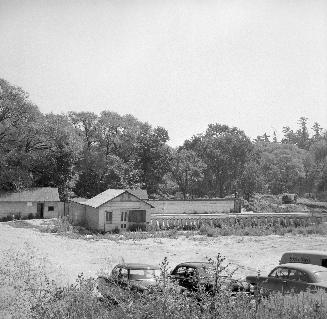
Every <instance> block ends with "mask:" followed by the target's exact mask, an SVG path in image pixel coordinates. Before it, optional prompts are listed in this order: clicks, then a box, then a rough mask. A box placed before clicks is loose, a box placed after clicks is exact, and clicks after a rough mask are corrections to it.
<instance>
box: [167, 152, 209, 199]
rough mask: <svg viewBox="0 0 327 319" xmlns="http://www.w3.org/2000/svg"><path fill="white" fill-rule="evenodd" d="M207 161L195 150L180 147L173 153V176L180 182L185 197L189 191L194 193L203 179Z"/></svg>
mask: <svg viewBox="0 0 327 319" xmlns="http://www.w3.org/2000/svg"><path fill="white" fill-rule="evenodd" d="M205 168H206V165H205V163H204V162H203V161H202V160H201V159H200V158H199V157H198V156H197V155H196V153H195V152H194V151H189V150H185V149H183V148H181V149H179V150H178V151H176V152H175V153H174V154H173V159H172V178H173V180H174V181H175V182H176V183H177V184H178V186H179V189H180V190H181V191H182V193H183V196H184V198H186V194H187V193H194V192H195V190H196V188H197V187H199V183H200V182H202V181H203V178H204V170H205Z"/></svg>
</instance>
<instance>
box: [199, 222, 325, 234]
mask: <svg viewBox="0 0 327 319" xmlns="http://www.w3.org/2000/svg"><path fill="white" fill-rule="evenodd" d="M199 234H201V235H205V236H208V237H218V236H231V235H235V236H268V235H280V236H284V235H303V236H307V235H322V236H326V235H327V226H326V224H314V225H308V226H298V227H296V226H287V227H284V226H281V225H266V226H256V227H251V226H242V225H235V226H222V227H213V226H211V225H208V224H203V225H202V226H201V227H200V229H199Z"/></svg>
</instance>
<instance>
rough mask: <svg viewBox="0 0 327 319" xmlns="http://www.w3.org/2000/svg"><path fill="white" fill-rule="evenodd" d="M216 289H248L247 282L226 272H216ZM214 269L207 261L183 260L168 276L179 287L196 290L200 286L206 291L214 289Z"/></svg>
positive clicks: (234, 290)
mask: <svg viewBox="0 0 327 319" xmlns="http://www.w3.org/2000/svg"><path fill="white" fill-rule="evenodd" d="M217 275H218V278H217V287H216V289H218V290H219V289H227V290H229V291H231V292H233V293H235V292H240V291H242V292H243V291H249V285H248V284H247V282H244V281H243V282H242V281H239V280H236V279H233V278H232V277H231V275H230V274H228V273H223V272H220V273H217ZM215 277H216V269H215V266H214V265H212V264H211V263H209V262H184V263H181V264H178V265H177V266H176V267H175V268H174V270H173V271H172V272H171V274H170V278H171V279H172V280H174V281H175V282H177V283H178V284H179V285H180V286H181V287H183V288H185V289H187V290H189V291H197V290H199V289H200V288H202V289H204V290H205V291H207V292H212V291H213V290H214V289H215V279H216V278H215Z"/></svg>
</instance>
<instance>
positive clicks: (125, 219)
mask: <svg viewBox="0 0 327 319" xmlns="http://www.w3.org/2000/svg"><path fill="white" fill-rule="evenodd" d="M126 221H127V212H125V217H124V222H126Z"/></svg>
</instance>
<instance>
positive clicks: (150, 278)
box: [98, 263, 160, 297]
mask: <svg viewBox="0 0 327 319" xmlns="http://www.w3.org/2000/svg"><path fill="white" fill-rule="evenodd" d="M159 275H160V269H159V267H158V266H155V265H149V264H141V263H125V264H118V265H116V266H115V267H114V268H113V270H112V271H111V275H110V276H105V275H102V276H99V277H98V292H99V293H100V295H101V296H103V297H108V296H111V295H112V292H113V291H114V290H115V289H116V288H119V289H121V288H123V289H128V290H131V291H136V292H141V293H143V292H144V291H146V290H148V289H149V287H151V286H154V285H155V284H156V278H157V277H158V276H159Z"/></svg>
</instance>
